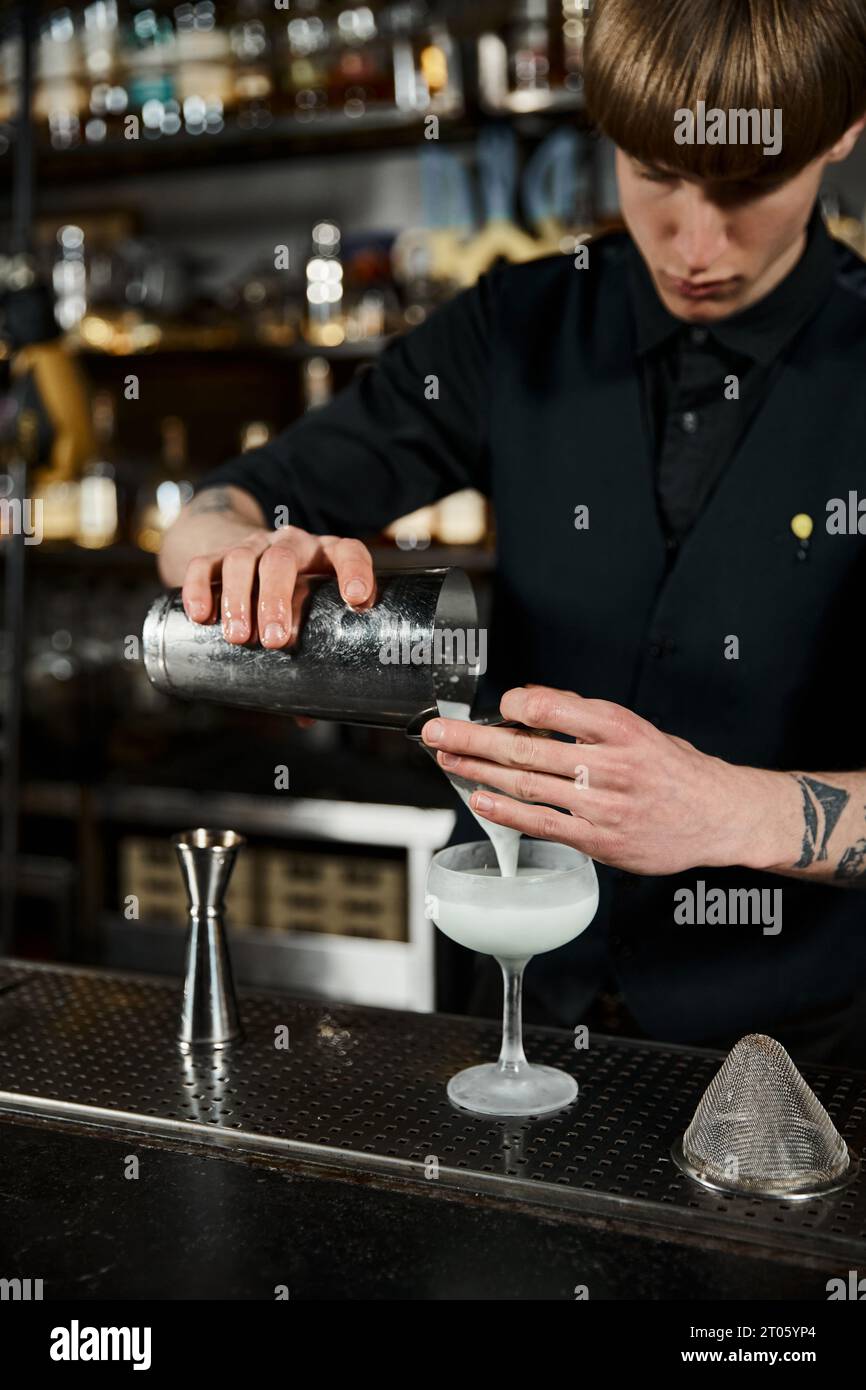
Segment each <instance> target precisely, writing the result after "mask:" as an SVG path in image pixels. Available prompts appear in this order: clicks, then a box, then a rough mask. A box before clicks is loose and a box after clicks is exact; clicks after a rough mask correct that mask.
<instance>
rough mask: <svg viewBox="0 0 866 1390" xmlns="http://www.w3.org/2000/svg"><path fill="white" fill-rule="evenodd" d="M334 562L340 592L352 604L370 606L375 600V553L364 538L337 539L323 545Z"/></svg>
mask: <svg viewBox="0 0 866 1390" xmlns="http://www.w3.org/2000/svg"><path fill="white" fill-rule="evenodd" d="M324 549H325V552H326V554H327V556H328V558H329V560H330V562H331V564H332V565H333V566H334V572H335V574H336V576H337V583H338V584H339V586H340V593H341V594H342V595H343V598H344V599H345V600H346V602H347V603H349V604H351V606H352V607H353V608H369V607H371V606H372V604H373V603H375V601H376V583H375V580H374V578H373V557H372V555H371V554H370V552H369V550H368V549H367V547H366V546H365V545H363V544H362V542H361V541H356V540H351V539H348V538H346V539H337V540H334V541H331V542H330V543H329V544H325V546H324Z"/></svg>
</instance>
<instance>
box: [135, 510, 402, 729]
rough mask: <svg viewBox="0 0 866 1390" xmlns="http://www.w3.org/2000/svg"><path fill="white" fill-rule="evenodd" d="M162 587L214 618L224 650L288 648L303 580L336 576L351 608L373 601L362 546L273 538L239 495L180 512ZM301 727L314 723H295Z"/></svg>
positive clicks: (331, 539)
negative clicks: (178, 591) (227, 646)
mask: <svg viewBox="0 0 866 1390" xmlns="http://www.w3.org/2000/svg"><path fill="white" fill-rule="evenodd" d="M159 572H160V575H161V577H162V580H163V582H164V583H165V584H167V585H171V586H175V585H180V586H181V588H182V597H183V606H184V609H185V610H186V614H187V617H188V618H190V619H191V620H192V621H193V622H195V623H211V622H214V621H215V619H216V618H217V616H218V617H219V618H220V621H221V622H222V628H223V634H224V636H225V638H226V640H227V641H228V642H233V643H235V644H236V645H238V646H243V645H244V644H245V643H247V642H255V641H260V642H261V644H262V646H263V647H270V648H278V647H291V646H293V645H294V644H295V642H296V641H297V637H298V630H299V628H300V624H301V618H302V610H303V606H304V600H305V599H306V596H307V592H308V587H309V586H308V585H307V584H306V582H305V576H307V575H311V574H335V575H336V576H337V581H338V583H339V586H340V593H341V594H342V596H343V598H344V599H345V601H346V603H347V604H349V605H350V606H351V607H352V608H368V607H370V605H371V604H373V603H374V602H375V600H376V584H375V579H374V577H373V558H372V556H371V555H370V552H369V550H368V549H367V547H366V546H365V545H362V544H361V542H360V541H356V540H343V539H341V538H340V537H339V536H314V535H311V534H310V532H309V531H302V530H301V528H300V527H299V526H282V527H280V529H279V530H277V531H271V530H269V529H268V528H267V527H266V526H265V518H264V514H263V512H262V510H261V507H260V506H259V504H258V502H257V501H256V500H255V498H253V497H251V496H250V494H249V493H246V492H244V491H243V489H242V488H237V487H224V488H223V487H215V488H207V489H205V490H204V491H203V492H200V493H199V494H198V495H197V496H196V497H194V498H193V500H192V501H191V502H190V503H188V504H187V506H186V507H184V509H183V511H182V512H181V514H180V516H179V517H178V519H177V521H176V522H175V523H174V525H173V526H172V527H171V528H170V529H169V531H168V532H167V534H166V536H165V539H164V541H163V546H162V550H161V552H160V556H159ZM295 722H296V723H297V724H300V725H301V726H302V727H305V728H306V727H307V726H308V725H310V724H313V723H315V720H313V719H307V718H306V717H305V716H304V715H298V716H296V719H295Z"/></svg>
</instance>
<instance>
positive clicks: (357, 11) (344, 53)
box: [328, 5, 395, 118]
mask: <svg viewBox="0 0 866 1390" xmlns="http://www.w3.org/2000/svg"><path fill="white" fill-rule="evenodd" d="M394 96H395V91H394V65H393V61H392V57H391V50H390V46H389V45H388V44H387V42H386V41H385V40H384V38H383V37H382V36H381V35H380V33H379V29H378V26H377V23H376V16H375V15H374V13H373V11H372V9H371V8H370V6H369V5H351V6H348V5H347V6H346V8H345V9H342V10H340V12H339V14H338V15H337V17H336V21H335V23H334V25H333V28H332V31H331V46H330V50H329V54H328V100H329V105H330V107H331V109H332V110H333V111H338V112H342V113H343V114H344V115H346V116H350V117H353V118H357V117H359V116H364V115H365V114H366V113H367V112H368V111H369V110H370V108H371V107H373V108H375V107H381V106H383V105H389V106H393V104H394Z"/></svg>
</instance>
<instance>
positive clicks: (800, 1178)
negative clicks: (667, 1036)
mask: <svg viewBox="0 0 866 1390" xmlns="http://www.w3.org/2000/svg"><path fill="white" fill-rule="evenodd" d="M672 1157H673V1159H674V1162H675V1163H677V1164H678V1166H679V1167H680V1168H682V1169H683V1171H684V1172H685V1173H687V1174H688V1175H689V1177H691V1178H694V1179H696V1181H698V1182H700V1183H703V1184H704V1186H705V1187H711V1188H714V1189H719V1190H721V1191H724V1192H737V1193H743V1194H751V1195H753V1196H760V1197H789V1198H791V1197H797V1198H804V1197H815V1196H819V1195H823V1194H824V1193H826V1192H833V1191H835V1190H836V1189H837V1188H839V1187H844V1186H845V1185H846V1183H848V1182H850V1181H851V1179H852V1178H853V1177H854V1176H855V1174H856V1172H857V1167H858V1165H857V1162H856V1159H855V1158H854V1156H853V1155H852V1154H851V1153H850V1152H849V1150H848V1146H847V1145H846V1143H845V1141H844V1139H843V1138H842V1136H841V1135H840V1134H839V1132H838V1130H837V1129H836V1127H835V1125H834V1124H833V1121H832V1120H831V1119H830V1116H829V1115H828V1114H827V1111H826V1110H825V1109H824V1107H823V1105H822V1104H821V1102H820V1101H819V1099H818V1097H817V1096H816V1095H815V1093H814V1091H813V1090H812V1089H811V1087H809V1086H807V1084H806V1082H805V1081H804V1080H803V1078H802V1076H801V1075H800V1073H799V1072H798V1070H797V1068H796V1067H795V1066H794V1063H793V1062H792V1061H791V1058H790V1057H789V1056H788V1054H787V1052H786V1051H785V1049H784V1047H782V1045H781V1043H778V1042H776V1041H775V1039H774V1038H767V1037H765V1036H764V1035H763V1034H762V1033H750V1034H749V1035H748V1036H747V1037H745V1038H741V1039H740V1041H739V1042H738V1043H737V1044H736V1046H735V1047H734V1048H732V1050H731V1052H730V1053H729V1054H728V1056H727V1058H726V1060H725V1061H724V1062H723V1064H722V1066H721V1067H720V1068H719V1070H718V1071H717V1072H716V1075H715V1076H714V1077H713V1079H712V1081H711V1082H710V1084H709V1086H708V1087H707V1089H706V1091H705V1092H704V1094H703V1097H702V1099H701V1101H700V1104H699V1105H698V1108H697V1110H696V1111H695V1115H694V1119H693V1120H692V1122H691V1124H690V1125H689V1127H688V1129H687V1130H686V1132H685V1134H684V1135H683V1137H682V1140H680V1141H678V1142H677V1143H676V1144H675V1145H674V1147H673V1150H672Z"/></svg>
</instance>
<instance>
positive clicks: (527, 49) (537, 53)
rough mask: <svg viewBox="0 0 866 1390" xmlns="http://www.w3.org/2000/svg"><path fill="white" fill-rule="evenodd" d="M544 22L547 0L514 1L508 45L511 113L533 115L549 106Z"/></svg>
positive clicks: (547, 43)
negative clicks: (513, 14)
mask: <svg viewBox="0 0 866 1390" xmlns="http://www.w3.org/2000/svg"><path fill="white" fill-rule="evenodd" d="M547 21H548V13H547V0H518V4H517V13H516V19H515V23H514V25H513V27H512V29H511V34H510V37H509V43H508V67H509V78H510V82H509V85H510V89H511V101H510V105H511V107H512V109H513V110H515V111H537V110H539V109H541V108H542V107H545V106H548V105H549V104H550V100H551V91H550V30H549V28H548V22H547Z"/></svg>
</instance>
